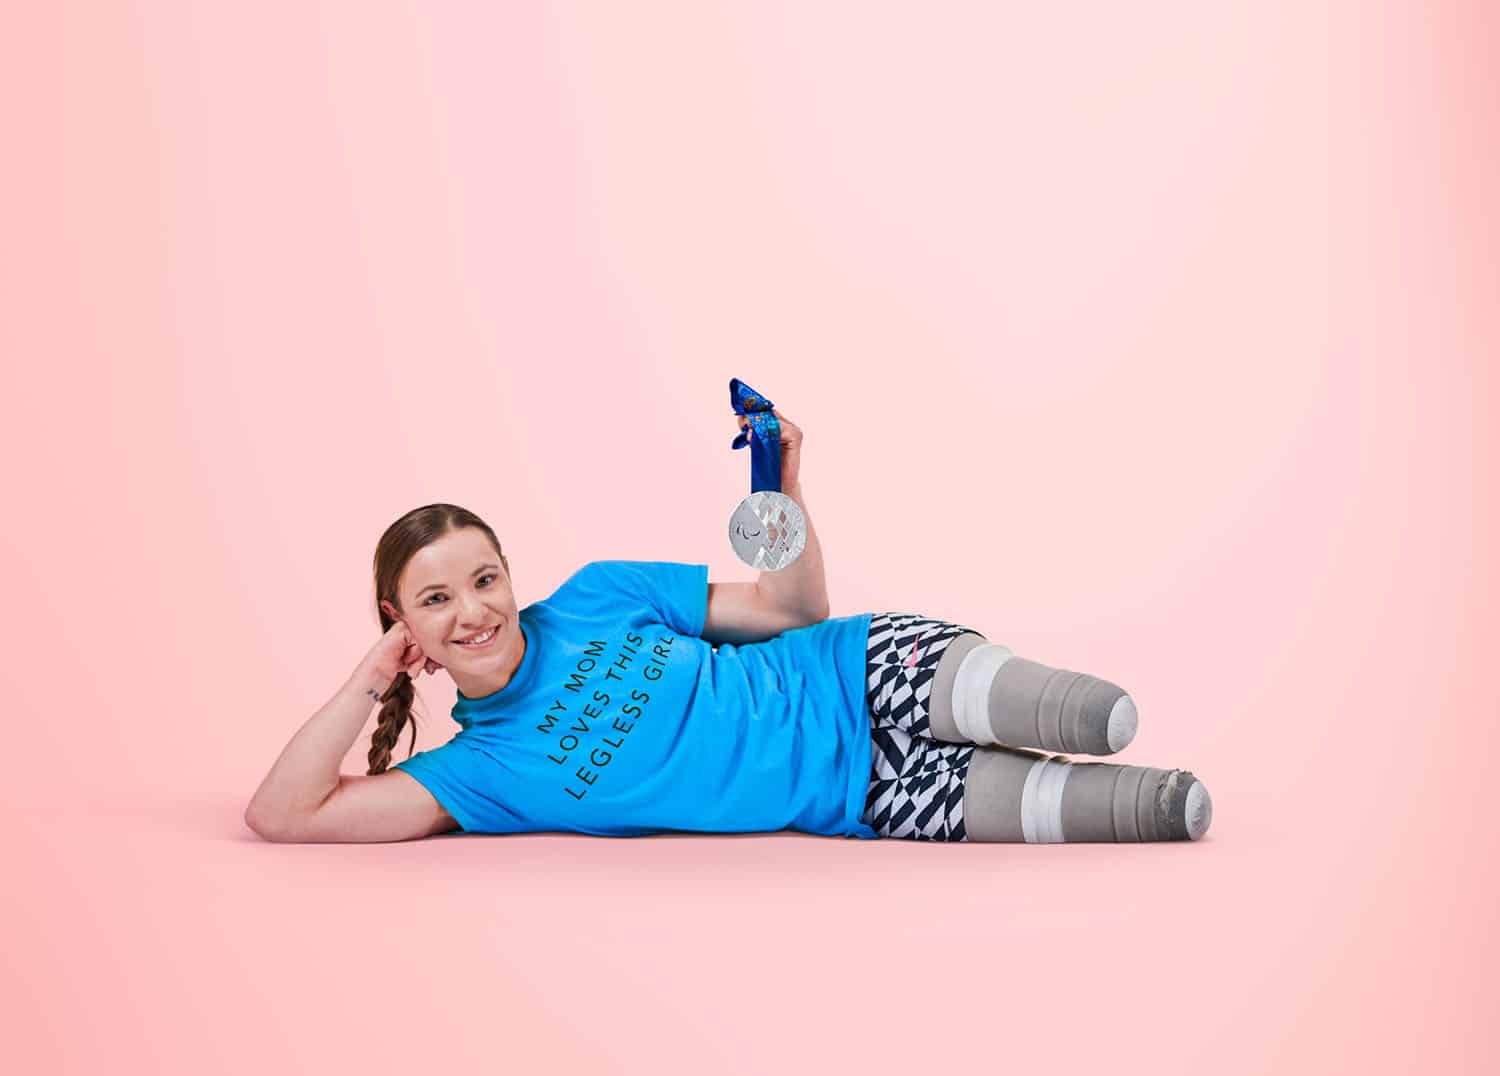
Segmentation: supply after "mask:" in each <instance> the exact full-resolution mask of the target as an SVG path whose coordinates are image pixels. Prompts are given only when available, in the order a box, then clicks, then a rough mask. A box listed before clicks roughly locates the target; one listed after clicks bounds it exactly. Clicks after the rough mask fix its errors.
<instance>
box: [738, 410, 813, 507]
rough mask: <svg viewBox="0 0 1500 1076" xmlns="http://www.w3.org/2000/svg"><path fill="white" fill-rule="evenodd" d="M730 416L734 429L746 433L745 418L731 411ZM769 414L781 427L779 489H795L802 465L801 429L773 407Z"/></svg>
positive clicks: (746, 422) (746, 423)
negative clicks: (774, 417)
mask: <svg viewBox="0 0 1500 1076" xmlns="http://www.w3.org/2000/svg"><path fill="white" fill-rule="evenodd" d="M730 414H733V415H734V424H735V428H736V429H738V430H739V431H740V432H741V433H747V432H748V431H747V429H746V427H748V426H749V425H750V423H749V421H748V420H747V419H746V418H745V416H744V415H741V414H736V413H735V412H732V411H731V412H730ZM771 414H773V415H775V416H776V421H777V424H778V425H780V427H781V438H780V441H781V488H782V489H783V490H788V489H796V488H797V479H798V477H799V475H798V470H799V468H800V466H801V463H802V427H800V426H798V425H797V424H796V423H795V422H793V421H792V420H791V419H789V418H787V417H786V416H785V415H783V414H782V413H781V412H780V411H778V410H776V409H775V408H774V407H773V408H771Z"/></svg>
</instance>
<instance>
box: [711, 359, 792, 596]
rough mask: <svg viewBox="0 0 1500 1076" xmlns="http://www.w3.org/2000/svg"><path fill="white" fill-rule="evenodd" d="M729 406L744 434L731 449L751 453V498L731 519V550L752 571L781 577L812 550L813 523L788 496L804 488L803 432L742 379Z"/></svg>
mask: <svg viewBox="0 0 1500 1076" xmlns="http://www.w3.org/2000/svg"><path fill="white" fill-rule="evenodd" d="M729 406H730V407H731V408H732V409H733V411H734V416H735V425H736V426H738V427H739V431H740V432H739V436H738V437H736V438H735V439H734V442H733V443H732V444H731V445H730V446H729V447H730V448H745V447H747V446H748V447H749V449H750V496H748V497H746V498H745V499H744V500H742V501H741V502H740V503H739V507H737V508H736V509H735V510H734V512H733V514H732V515H730V517H729V544H730V545H731V546H732V547H733V548H734V552H735V555H736V556H737V557H739V558H740V560H742V561H744V562H745V563H746V564H748V565H750V567H752V568H755V569H757V570H759V571H765V572H776V571H780V570H781V569H782V568H785V567H787V566H788V565H790V564H791V563H792V562H793V561H795V560H796V559H797V558H798V557H799V556H801V555H802V550H803V548H804V547H805V546H806V545H807V520H806V518H805V517H804V516H803V514H802V509H801V507H800V506H799V505H798V504H797V502H796V501H795V500H794V499H793V498H792V497H790V496H788V494H787V493H786V492H785V491H786V490H792V491H794V492H798V493H800V491H801V488H802V487H801V486H800V485H799V484H798V481H799V478H800V475H799V471H800V469H801V464H802V430H801V428H800V427H798V426H797V424H796V423H794V422H789V421H787V420H786V419H785V418H783V417H782V414H781V412H780V411H777V410H775V409H774V407H773V406H772V403H771V401H770V400H769V399H768V398H766V397H765V396H764V395H762V394H761V393H759V392H756V391H755V390H754V389H752V388H751V387H750V386H749V385H747V384H745V383H744V382H743V381H741V380H740V379H739V378H737V377H736V378H731V379H730V382H729Z"/></svg>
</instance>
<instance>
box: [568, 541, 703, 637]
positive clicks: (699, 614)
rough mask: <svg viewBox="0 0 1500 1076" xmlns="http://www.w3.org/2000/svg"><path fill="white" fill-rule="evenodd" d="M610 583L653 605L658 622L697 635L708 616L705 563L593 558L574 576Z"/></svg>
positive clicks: (600, 582)
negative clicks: (659, 620) (658, 616)
mask: <svg viewBox="0 0 1500 1076" xmlns="http://www.w3.org/2000/svg"><path fill="white" fill-rule="evenodd" d="M579 577H587V578H589V580H590V582H595V583H597V584H599V585H603V586H607V587H611V588H613V589H614V590H616V591H618V592H619V593H621V594H624V595H627V596H628V597H630V598H633V599H634V600H636V601H638V602H641V603H643V604H645V605H647V606H648V607H650V608H652V609H655V610H656V612H657V614H658V615H660V617H661V622H662V623H663V624H666V625H667V626H668V627H670V628H672V629H674V630H675V631H679V632H681V633H682V634H684V635H696V636H701V635H702V634H703V625H704V622H705V621H706V620H707V619H708V565H707V564H685V563H680V562H678V561H668V560H596V561H591V562H589V563H588V564H586V565H584V566H583V568H581V569H580V570H579V572H578V573H577V575H576V576H575V578H579Z"/></svg>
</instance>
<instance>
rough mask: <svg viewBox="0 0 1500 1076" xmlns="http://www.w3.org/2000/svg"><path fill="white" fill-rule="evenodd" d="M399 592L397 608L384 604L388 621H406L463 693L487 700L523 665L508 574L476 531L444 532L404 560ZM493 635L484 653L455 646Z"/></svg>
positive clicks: (501, 560)
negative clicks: (500, 677) (500, 682)
mask: <svg viewBox="0 0 1500 1076" xmlns="http://www.w3.org/2000/svg"><path fill="white" fill-rule="evenodd" d="M397 593H398V596H399V597H400V599H401V608H400V609H399V610H398V609H395V608H393V607H392V606H391V603H390V602H388V601H385V602H382V607H383V608H384V609H385V611H386V614H387V615H389V616H392V617H396V618H397V619H399V620H404V621H405V622H406V626H407V629H408V630H409V631H410V632H411V633H412V636H413V637H414V638H415V639H416V642H417V645H418V646H420V647H421V648H422V652H423V653H424V654H426V655H427V657H428V658H429V659H431V660H432V661H433V662H434V663H435V664H437V665H440V666H442V667H443V668H445V669H447V670H448V672H449V674H450V675H451V676H452V677H453V679H454V681H455V682H456V683H457V684H458V687H459V690H461V691H463V692H464V694H466V695H469V696H470V697H474V698H477V697H479V695H483V694H488V690H486V688H487V687H488V688H489V690H494V688H493V687H489V685H492V684H494V683H495V682H496V680H497V674H502V675H503V677H504V678H505V679H508V678H509V674H510V673H511V672H513V671H514V669H515V667H516V665H518V664H519V663H520V655H521V653H522V652H523V650H524V645H525V644H524V640H523V638H522V636H521V629H520V627H519V621H518V620H517V616H516V614H517V613H518V612H519V610H518V609H517V608H516V596H515V593H514V592H513V591H512V590H511V585H510V569H509V567H508V566H506V564H505V558H503V557H501V556H499V555H498V554H497V553H496V552H495V548H494V546H492V545H490V542H489V539H488V538H487V537H486V536H485V534H484V532H483V531H481V530H479V529H478V528H477V527H460V528H459V529H458V530H455V531H449V532H448V533H447V534H445V535H443V537H441V538H439V539H438V540H437V541H435V542H432V543H430V544H429V545H427V546H425V547H423V548H422V549H421V550H419V551H418V552H417V553H416V554H415V555H414V556H413V557H412V558H411V560H409V561H407V563H406V568H405V570H404V571H403V572H402V573H401V581H400V585H399V586H398V588H397ZM491 629H493V630H494V637H493V638H492V639H490V640H489V642H488V643H487V644H485V645H483V646H465V645H463V644H462V643H461V642H459V640H461V639H466V638H471V637H473V636H475V635H481V634H483V633H484V632H486V631H489V630H491ZM471 688H472V689H473V690H472V691H471V690H470V689H471ZM474 692H478V693H479V695H475V694H474Z"/></svg>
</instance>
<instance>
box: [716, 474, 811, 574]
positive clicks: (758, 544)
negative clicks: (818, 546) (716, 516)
mask: <svg viewBox="0 0 1500 1076" xmlns="http://www.w3.org/2000/svg"><path fill="white" fill-rule="evenodd" d="M729 544H730V545H732V546H734V551H735V554H736V555H737V556H738V557H739V558H740V560H742V561H744V562H745V563H746V564H748V565H750V567H752V568H755V569H756V570H758V571H763V572H775V571H780V570H781V569H782V568H785V567H786V566H787V565H789V564H791V563H792V562H793V561H794V560H796V559H797V558H798V557H800V556H801V555H802V550H803V548H804V547H805V546H806V545H807V519H806V517H804V516H803V515H802V509H801V508H800V507H799V506H798V504H797V502H796V501H794V500H792V499H791V498H790V497H788V496H787V495H786V494H785V493H782V492H780V491H779V490H772V489H763V490H761V491H760V492H758V493H752V494H750V496H748V497H746V498H745V499H744V500H743V501H741V502H740V504H739V507H738V508H736V509H735V510H734V515H732V516H730V517H729Z"/></svg>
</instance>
